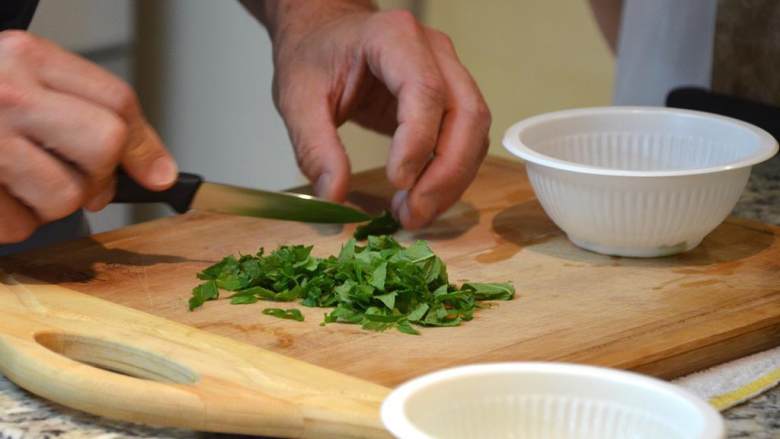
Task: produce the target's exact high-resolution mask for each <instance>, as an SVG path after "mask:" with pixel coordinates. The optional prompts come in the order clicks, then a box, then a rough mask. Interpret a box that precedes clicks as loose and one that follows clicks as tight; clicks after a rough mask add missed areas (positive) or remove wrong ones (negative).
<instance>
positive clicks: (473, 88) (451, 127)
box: [244, 0, 490, 229]
mask: <svg viewBox="0 0 780 439" xmlns="http://www.w3.org/2000/svg"><path fill="white" fill-rule="evenodd" d="M244 3H245V5H247V6H248V7H249V6H250V5H249V4H248V3H250V2H249V1H245V2H244ZM267 3H268V4H270V5H276V6H277V7H276V9H274V8H273V7H272V8H271V10H270V11H269V10H264V11H263V13H261V14H257V13H256V15H259V18H260V19H261V20H263V21H265V22H266V24H267V26H268V28H269V33H270V34H271V36H272V39H273V41H274V63H275V67H276V69H275V76H274V98H275V102H276V105H277V107H278V109H279V111H280V113H281V114H282V117H283V118H284V121H285V124H286V126H287V129H288V131H289V134H290V138H291V140H292V143H293V146H294V148H295V152H296V157H297V160H298V164H299V166H300V168H301V170H302V171H303V173H304V174H305V175H306V176H307V177H308V178H309V179H310V180H311V181H312V182H314V184H315V189H316V192H317V194H318V195H319V196H322V197H325V198H329V199H332V200H337V201H341V200H343V199H344V198H345V197H346V194H347V191H348V187H349V175H350V165H349V159H348V158H347V156H346V153H345V151H344V148H343V145H342V143H341V140H340V139H339V136H338V133H337V131H336V129H337V127H338V126H340V125H341V124H342V123H344V122H345V121H346V120H354V121H355V122H357V123H359V124H360V125H362V126H365V127H367V128H370V129H373V130H376V131H379V132H381V133H385V134H389V135H392V136H393V139H392V143H391V147H390V156H389V158H388V162H387V176H388V179H389V180H390V182H391V183H392V184H393V185H394V186H395V187H396V188H397V189H398V192H397V193H396V195H395V197H394V199H393V211H394V214H395V216H396V217H397V218H398V219H399V220H400V221H401V222H402V224H403V225H404V227H406V228H412V229H413V228H418V227H422V226H425V225H426V224H428V223H429V222H431V221H432V220H433V219H434V218H435V217H436V216H437V215H439V214H440V213H442V212H443V211H444V210H446V209H447V208H448V207H449V206H451V205H452V204H453V203H455V202H456V201H457V200H458V199H459V198H460V196H461V195H462V193H463V191H465V190H466V188H467V187H468V185H469V184H470V183H471V181H472V180H473V179H474V177H475V176H476V172H477V169H478V168H479V165H480V164H481V162H482V159H483V158H484V156H485V154H486V152H487V147H488V143H489V140H488V130H489V128H490V112H489V110H488V108H487V105H486V104H485V101H484V99H483V98H482V95H481V94H480V92H479V89H478V88H477V85H476V83H475V82H474V80H473V79H472V78H471V76H470V75H469V73H468V71H467V70H466V68H465V67H464V66H463V65H462V64H461V63H460V61H459V60H458V57H457V54H456V53H455V49H454V48H453V45H452V43H451V41H450V39H449V38H448V37H447V36H446V35H444V34H443V33H441V32H438V31H436V30H433V29H431V28H428V27H425V26H423V25H422V24H420V23H419V22H418V21H417V20H416V19H415V18H414V16H413V15H412V14H410V13H409V12H406V11H389V12H376V11H374V10H373V8H372V7H371V6H370V4H366V2H360V1H332V0H329V1H312V0H307V1H305V2H302V3H300V4H297V3H296V1H294V0H288V1H281V2H267ZM250 10H252V8H251V7H250Z"/></svg>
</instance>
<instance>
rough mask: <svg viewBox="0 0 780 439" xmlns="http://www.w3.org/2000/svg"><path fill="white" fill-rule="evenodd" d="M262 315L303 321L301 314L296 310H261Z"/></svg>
mask: <svg viewBox="0 0 780 439" xmlns="http://www.w3.org/2000/svg"><path fill="white" fill-rule="evenodd" d="M263 314H265V315H267V316H274V317H278V318H280V319H287V320H297V321H299V322H302V321H303V314H301V311H300V310H297V309H282V308H266V309H264V310H263Z"/></svg>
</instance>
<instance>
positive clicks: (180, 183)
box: [111, 170, 203, 213]
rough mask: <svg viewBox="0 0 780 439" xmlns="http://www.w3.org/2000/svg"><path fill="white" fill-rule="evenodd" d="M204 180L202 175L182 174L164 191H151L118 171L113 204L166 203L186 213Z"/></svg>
mask: <svg viewBox="0 0 780 439" xmlns="http://www.w3.org/2000/svg"><path fill="white" fill-rule="evenodd" d="M201 183H203V178H202V177H201V176H200V175H195V174H189V173H186V172H180V173H179V177H178V178H177V179H176V183H174V184H173V186H171V187H170V188H168V189H166V190H164V191H159V192H155V191H151V190H149V189H146V188H144V187H143V186H141V185H140V184H138V183H136V182H135V180H133V179H132V178H130V176H129V175H127V174H125V173H124V171H122V170H118V171H117V175H116V195H114V199H113V200H112V201H111V202H112V203H165V204H167V205H169V206H171V207H172V208H173V210H175V211H176V212H179V213H184V212H186V211H188V210H189V209H190V205H191V204H192V199H193V198H195V193H196V192H197V191H198V188H199V187H200V184H201Z"/></svg>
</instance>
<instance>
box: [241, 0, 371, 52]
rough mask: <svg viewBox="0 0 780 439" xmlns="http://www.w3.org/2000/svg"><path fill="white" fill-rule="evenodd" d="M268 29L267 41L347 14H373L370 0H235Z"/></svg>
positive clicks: (299, 31)
mask: <svg viewBox="0 0 780 439" xmlns="http://www.w3.org/2000/svg"><path fill="white" fill-rule="evenodd" d="M239 1H240V2H241V4H242V5H243V6H244V7H245V8H246V9H247V10H248V11H249V12H250V13H251V14H252V15H253V16H255V18H257V20H258V21H260V22H261V23H262V24H263V25H264V26H265V27H266V29H267V30H268V34H269V35H270V36H271V40H273V41H274V42H277V41H278V40H279V39H280V37H281V36H283V35H289V34H298V33H301V32H303V31H305V30H306V29H308V28H311V27H312V26H313V25H314V24H316V23H322V22H324V21H328V20H330V19H333V18H337V17H340V16H342V15H344V14H345V13H348V12H360V11H375V10H376V9H377V7H376V5H375V4H374V2H373V1H371V0H239Z"/></svg>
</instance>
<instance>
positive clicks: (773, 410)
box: [0, 156, 780, 439]
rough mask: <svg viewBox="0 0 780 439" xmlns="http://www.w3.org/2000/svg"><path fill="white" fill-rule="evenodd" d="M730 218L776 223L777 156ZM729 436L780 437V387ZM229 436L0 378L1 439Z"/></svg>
mask: <svg viewBox="0 0 780 439" xmlns="http://www.w3.org/2000/svg"><path fill="white" fill-rule="evenodd" d="M734 214H735V215H737V216H740V217H745V218H751V219H756V220H759V221H762V222H765V223H770V224H777V225H780V156H777V157H775V158H774V159H772V160H770V161H768V162H766V163H764V164H762V165H759V166H757V167H756V168H754V170H753V175H752V176H751V179H750V182H749V183H748V187H747V189H746V190H745V193H744V194H743V196H742V199H741V200H740V202H739V204H738V205H737V207H736V208H735V209H734ZM724 416H725V417H726V423H727V427H728V432H729V438H755V439H780V387H777V388H775V389H772V390H770V391H768V392H766V393H764V394H763V395H761V396H759V397H757V398H754V399H752V400H750V401H748V402H747V403H744V404H742V405H739V406H737V407H734V408H732V409H730V410H728V411H726V412H725V413H724ZM135 437H142V438H216V437H220V438H233V437H234V436H229V435H214V434H206V433H196V432H192V431H185V430H175V429H159V428H149V427H144V426H139V425H133V424H127V423H123V422H113V421H109V420H106V419H102V418H98V417H95V416H91V415H87V414H84V413H81V412H77V411H75V410H70V409H68V408H65V407H62V406H59V405H57V404H52V403H50V402H48V401H44V400H42V399H40V398H37V397H35V396H34V395H31V394H29V393H27V392H25V391H24V390H22V389H19V388H18V387H16V386H15V385H13V384H12V383H10V382H9V381H8V380H7V379H5V378H4V377H2V376H0V439H22V438H24V439H28V438H63V439H80V438H99V439H120V438H135Z"/></svg>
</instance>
